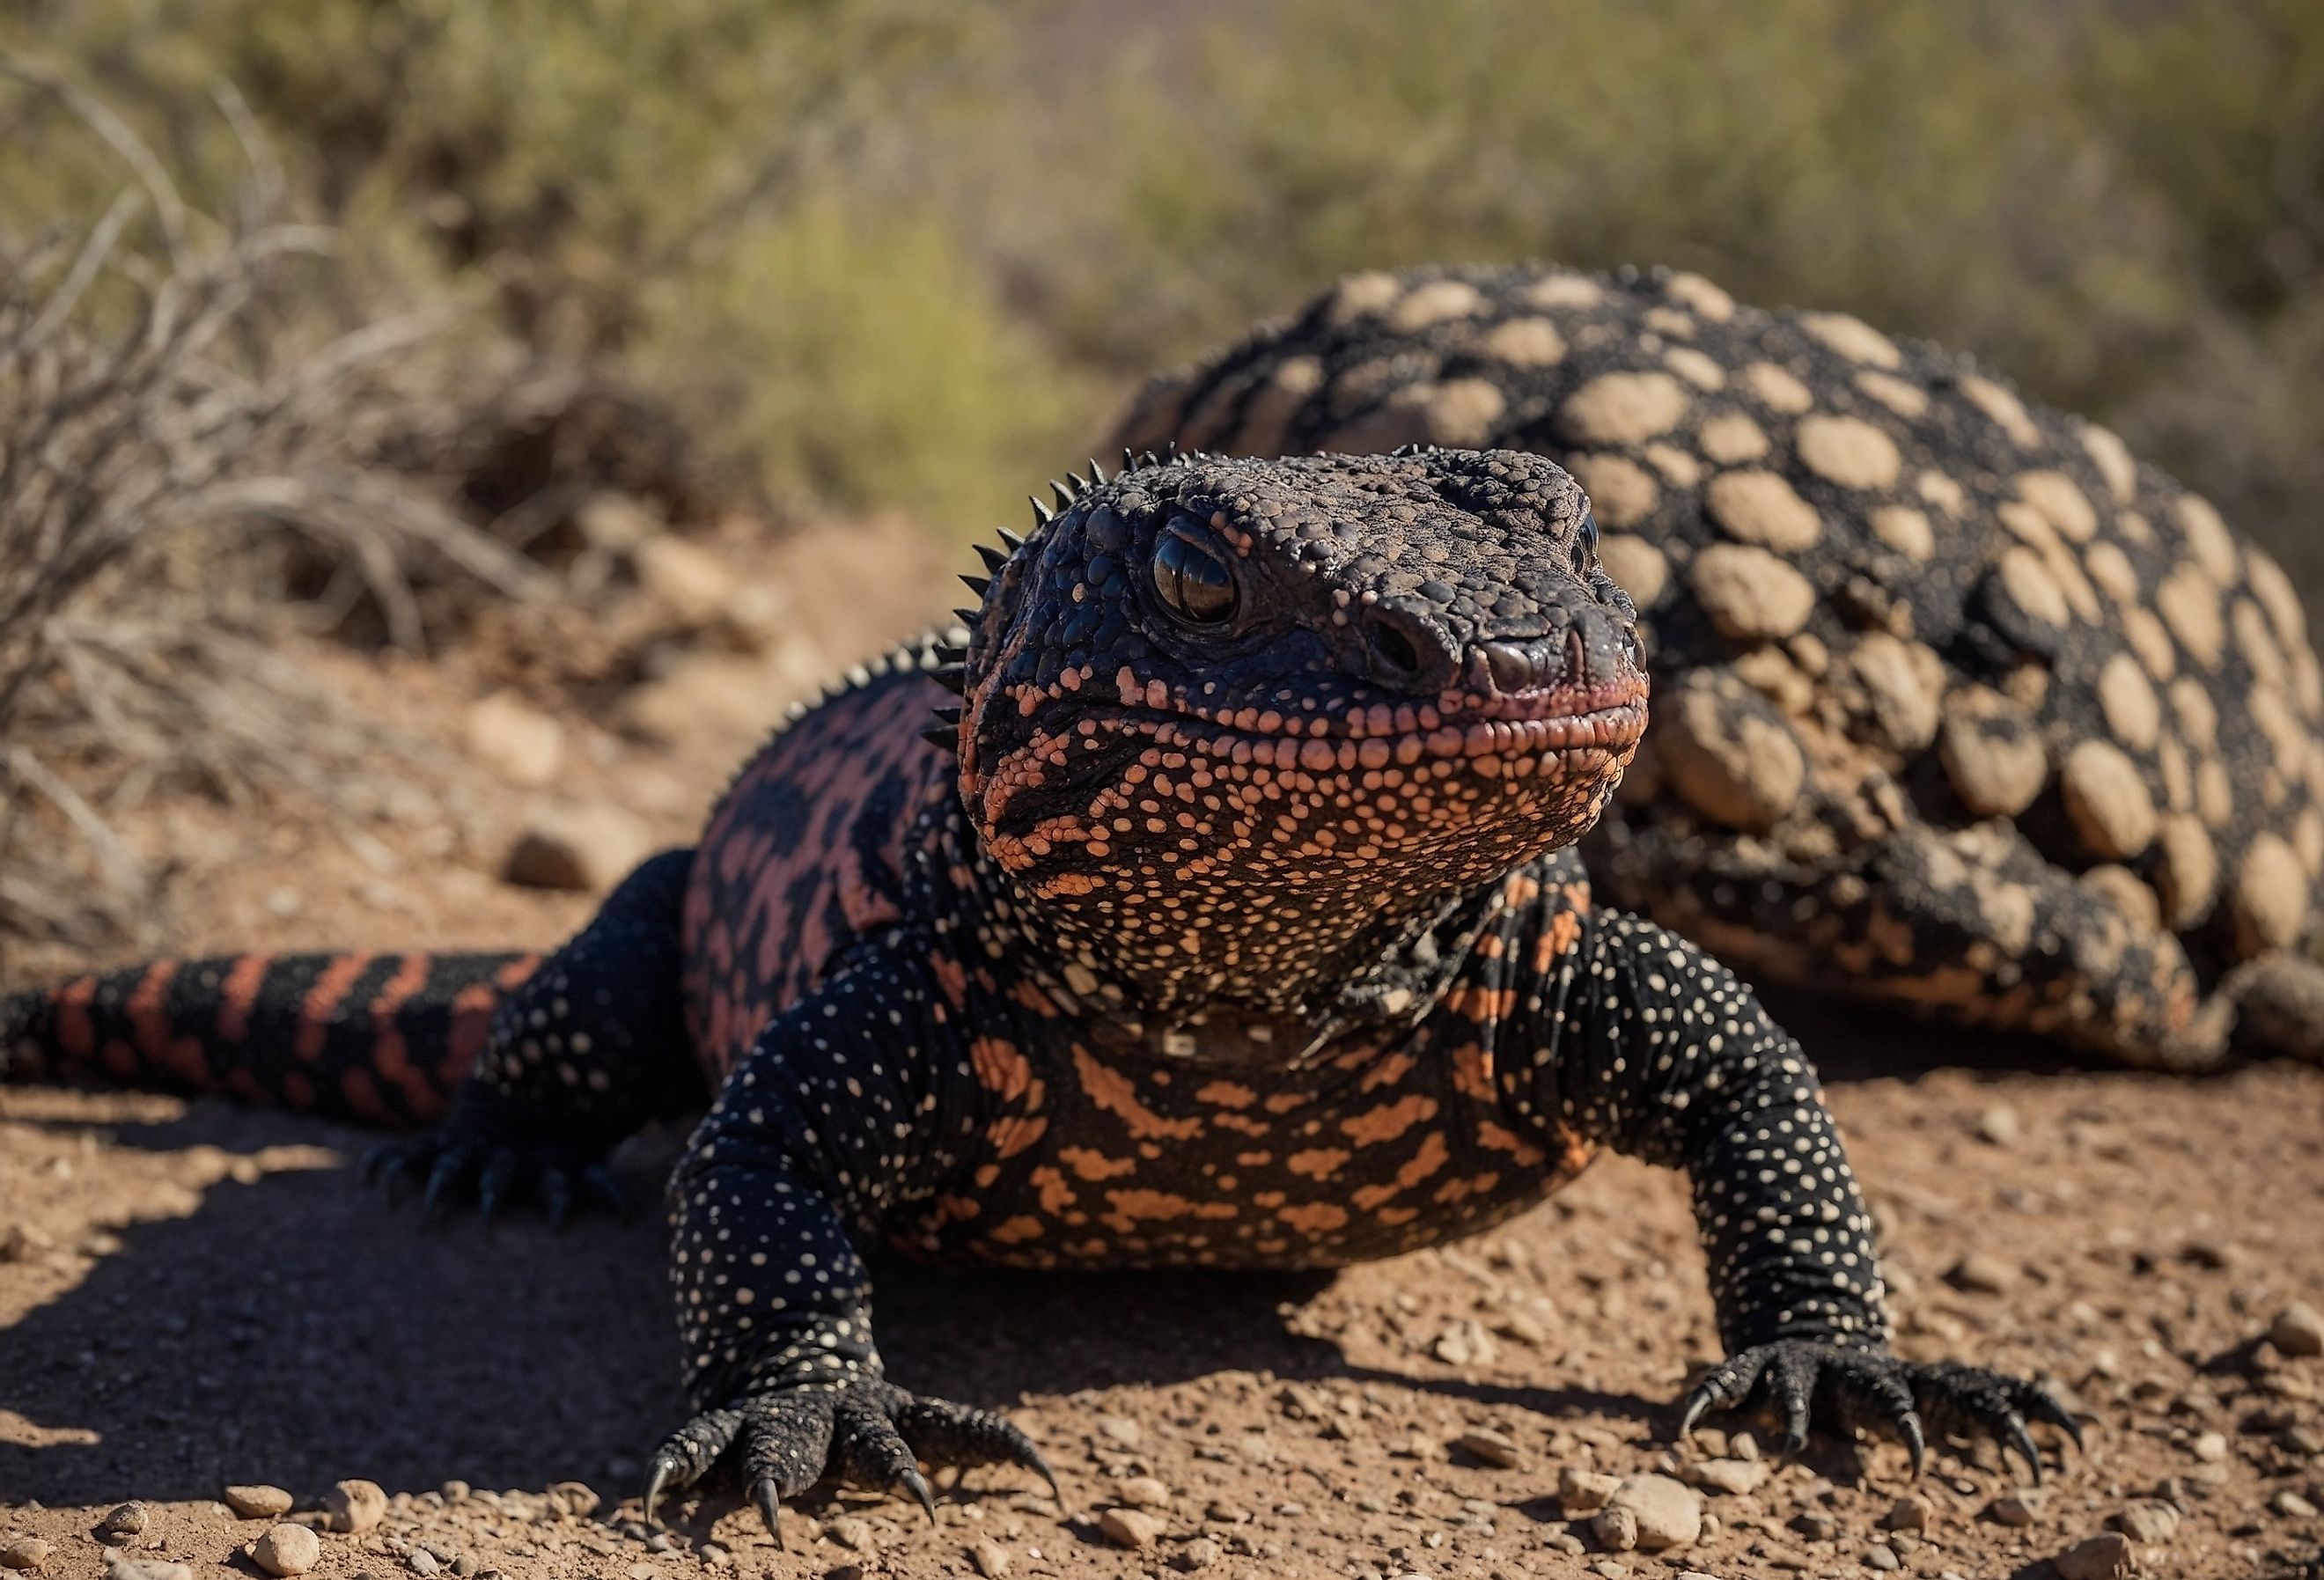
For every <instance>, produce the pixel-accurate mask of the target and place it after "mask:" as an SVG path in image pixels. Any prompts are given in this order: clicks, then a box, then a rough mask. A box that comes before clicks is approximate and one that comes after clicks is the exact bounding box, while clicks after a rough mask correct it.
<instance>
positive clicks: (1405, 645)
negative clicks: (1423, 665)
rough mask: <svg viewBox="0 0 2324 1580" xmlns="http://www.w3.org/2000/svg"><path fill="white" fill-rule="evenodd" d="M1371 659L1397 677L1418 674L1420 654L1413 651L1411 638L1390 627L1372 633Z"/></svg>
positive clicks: (1384, 626) (1380, 627) (1383, 626)
mask: <svg viewBox="0 0 2324 1580" xmlns="http://www.w3.org/2000/svg"><path fill="white" fill-rule="evenodd" d="M1372 657H1373V658H1374V659H1376V660H1378V661H1379V662H1381V663H1382V664H1383V665H1385V666H1386V667H1387V668H1388V670H1392V671H1394V672H1395V673H1397V674H1398V675H1416V674H1418V673H1419V672H1420V654H1419V653H1417V652H1416V651H1414V650H1413V646H1412V638H1410V637H1408V636H1406V634H1405V633H1403V632H1401V631H1398V630H1397V629H1396V628H1395V627H1394V626H1392V625H1382V626H1379V627H1377V628H1376V629H1374V631H1373V632H1372Z"/></svg>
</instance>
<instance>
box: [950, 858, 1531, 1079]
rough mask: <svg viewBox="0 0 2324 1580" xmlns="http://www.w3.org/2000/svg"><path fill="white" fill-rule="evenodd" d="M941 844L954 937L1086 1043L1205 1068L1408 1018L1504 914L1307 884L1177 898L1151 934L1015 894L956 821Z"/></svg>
mask: <svg viewBox="0 0 2324 1580" xmlns="http://www.w3.org/2000/svg"><path fill="white" fill-rule="evenodd" d="M947 839H948V842H949V844H950V846H951V848H950V849H949V850H948V851H947V853H946V857H947V859H946V861H945V866H946V867H947V868H948V869H949V870H950V871H952V872H953V873H955V874H962V875H964V876H965V878H966V880H967V882H966V893H965V894H964V900H965V901H966V902H967V910H968V912H969V917H968V925H969V926H970V927H971V928H973V930H974V931H975V932H976V934H977V935H978V936H979V939H980V942H981V943H982V946H983V947H984V949H985V951H986V952H987V953H988V954H997V955H999V956H1003V957H1006V958H1008V959H1010V960H1011V961H1012V962H1013V963H1014V964H1015V965H1016V966H1018V968H1019V969H1020V970H1021V971H1022V972H1024V973H1025V974H1026V975H1028V976H1029V977H1031V978H1032V980H1033V981H1034V982H1035V983H1036V984H1038V985H1039V986H1040V988H1041V989H1042V991H1043V992H1044V993H1047V994H1048V995H1049V996H1051V997H1052V998H1054V999H1056V1000H1057V1001H1058V1002H1059V1003H1061V1004H1063V1005H1064V1006H1065V1008H1066V1009H1067V1011H1068V1012H1074V1013H1079V1014H1082V1015H1084V1016H1085V1017H1086V1018H1087V1019H1088V1021H1089V1022H1090V1025H1091V1028H1092V1035H1093V1036H1095V1037H1097V1038H1099V1039H1102V1040H1106V1041H1111V1042H1113V1043H1115V1044H1117V1045H1121V1044H1127V1045H1130V1046H1135V1047H1139V1048H1143V1049H1146V1050H1147V1051H1148V1052H1150V1053H1152V1054H1155V1055H1157V1056H1158V1057H1163V1058H1172V1059H1181V1060H1186V1061H1190V1062H1199V1063H1205V1064H1224V1065H1245V1066H1276V1067H1281V1066H1286V1065H1290V1064H1296V1063H1297V1062H1300V1061H1301V1060H1303V1059H1305V1058H1308V1057H1310V1056H1312V1055H1314V1053H1315V1052H1317V1051H1318V1050H1319V1049H1322V1048H1323V1046H1325V1045H1326V1044H1328V1043H1331V1042H1333V1041H1335V1040H1337V1039H1340V1038H1342V1037H1345V1036H1348V1035H1350V1034H1351V1033H1357V1032H1361V1031H1366V1030H1378V1029H1381V1028H1388V1027H1395V1026H1403V1025H1410V1024H1412V1023H1414V1022H1416V1021H1419V1020H1420V1019H1421V1018H1422V1017H1423V1016H1425V1014H1427V1013H1428V1012H1429V1011H1430V1010H1431V1009H1433V1008H1434V1006H1435V1004H1436V1003H1437V1002H1438V1000H1439V999H1441V998H1442V997H1443V993H1444V992H1445V991H1446V989H1447V988H1448V987H1449V986H1450V985H1451V984H1452V980H1453V978H1454V977H1455V976H1456V975H1458V973H1459V971H1460V969H1461V966H1462V963H1463V961H1464V960H1465V959H1466V958H1467V956H1468V954H1469V951H1470V949H1471V947H1472V946H1473V945H1474V943H1475V941H1476V939H1477V938H1479V937H1480V935H1481V934H1482V933H1483V932H1484V931H1485V930H1486V929H1488V928H1489V927H1490V926H1491V925H1492V923H1493V922H1494V920H1495V919H1497V918H1498V917H1499V914H1500V912H1501V910H1502V909H1503V907H1504V905H1505V904H1506V900H1505V892H1506V888H1505V885H1504V883H1503V882H1501V881H1500V879H1499V877H1498V876H1496V877H1495V878H1493V879H1492V880H1490V881H1489V882H1484V883H1483V884H1481V885H1478V886H1474V887H1462V888H1455V889H1451V890H1444V891H1439V892H1434V893H1430V892H1426V891H1425V889H1424V888H1423V886H1422V885H1420V884H1418V883H1412V884H1405V885H1400V884H1398V883H1397V882H1392V881H1388V880H1385V879H1382V878H1380V877H1379V876H1372V877H1369V878H1363V879H1356V878H1354V877H1353V876H1352V875H1351V876H1350V877H1349V878H1347V879H1346V880H1345V881H1342V882H1331V881H1330V876H1331V875H1330V874H1325V873H1317V874H1314V878H1313V880H1312V881H1309V882H1296V883H1289V882H1287V883H1285V884H1283V885H1281V886H1279V887H1274V888H1259V887H1257V886H1252V885H1247V884H1235V883H1216V884H1212V885H1209V886H1206V887H1205V888H1203V890H1202V891H1201V892H1200V893H1199V894H1194V893H1190V894H1189V895H1188V896H1187V905H1186V908H1185V915H1186V917H1187V919H1188V920H1187V924H1186V925H1185V926H1184V927H1183V928H1174V929H1171V930H1170V932H1169V933H1168V934H1167V935H1157V933H1156V932H1155V931H1153V930H1152V929H1140V928H1137V927H1133V926H1130V925H1127V924H1126V923H1124V922H1122V921H1121V920H1120V919H1118V918H1115V917H1111V916H1109V915H1107V914H1105V913H1103V912H1102V911H1097V910H1083V909H1076V908H1067V907H1061V906H1058V905H1056V904H1055V903H1052V902H1051V901H1047V900H1046V899H1044V898H1042V897H1039V896H1036V895H1031V894H1028V893H1027V892H1025V891H1024V889H1023V888H1022V886H1020V885H1019V883H1017V882H1015V881H1014V880H1013V879H1012V878H1011V877H1010V874H1009V873H1006V872H1004V871H1002V870H1001V866H1000V864H998V863H996V862H994V861H992V860H991V858H990V857H989V856H987V855H985V853H984V852H983V851H982V849H981V848H980V847H979V845H978V844H977V842H976V840H975V836H974V835H973V832H972V831H971V830H970V829H969V827H967V825H966V820H965V819H955V820H954V822H953V826H952V828H951V830H950V832H949V834H948V836H947ZM1399 890H1402V891H1403V892H1399Z"/></svg>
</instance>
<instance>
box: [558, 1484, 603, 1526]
mask: <svg viewBox="0 0 2324 1580" xmlns="http://www.w3.org/2000/svg"><path fill="white" fill-rule="evenodd" d="M598 1502H599V1500H598V1497H597V1492H596V1489H595V1488H594V1487H592V1486H590V1485H589V1483H586V1482H557V1483H553V1484H551V1485H550V1487H549V1506H550V1507H551V1508H552V1509H554V1510H555V1511H557V1512H558V1513H559V1514H561V1515H564V1516H565V1517H566V1518H567V1519H569V1520H586V1519H588V1518H589V1516H591V1515H592V1514H595V1512H596V1511H597V1507H598Z"/></svg>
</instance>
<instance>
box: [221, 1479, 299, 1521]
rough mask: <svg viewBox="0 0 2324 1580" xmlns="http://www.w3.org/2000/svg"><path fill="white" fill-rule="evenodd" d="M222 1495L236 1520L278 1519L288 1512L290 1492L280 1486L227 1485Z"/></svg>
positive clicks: (289, 1509) (289, 1508)
mask: <svg viewBox="0 0 2324 1580" xmlns="http://www.w3.org/2000/svg"><path fill="white" fill-rule="evenodd" d="M224 1496H225V1498H226V1507H227V1508H229V1509H231V1510H233V1511H234V1512H235V1518H236V1519H237V1520H280V1519H281V1518H282V1516H284V1515H285V1514H288V1513H290V1512H291V1494H290V1493H288V1492H284V1491H283V1490H282V1489H281V1487H268V1486H238V1487H228V1488H227V1489H226V1492H225V1493H224Z"/></svg>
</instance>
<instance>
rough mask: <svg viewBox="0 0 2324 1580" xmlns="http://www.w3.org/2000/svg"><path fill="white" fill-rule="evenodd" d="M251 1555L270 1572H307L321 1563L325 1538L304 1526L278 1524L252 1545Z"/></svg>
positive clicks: (271, 1573)
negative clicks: (323, 1539)
mask: <svg viewBox="0 0 2324 1580" xmlns="http://www.w3.org/2000/svg"><path fill="white" fill-rule="evenodd" d="M250 1557H251V1561H252V1562H254V1563H255V1564H256V1565H257V1566H259V1567H260V1568H262V1569H263V1570H265V1571H266V1572H267V1573H268V1574H270V1575H304V1574H305V1573H306V1572H307V1571H308V1570H309V1569H311V1568H313V1567H314V1566H316V1565H317V1564H318V1563H320V1562H322V1559H323V1543H322V1538H319V1537H318V1536H317V1535H316V1534H315V1533H314V1532H313V1531H311V1530H309V1529H307V1528H306V1527H305V1526H303V1525H289V1524H284V1525H278V1526H276V1527H275V1528H274V1529H272V1530H270V1531H268V1532H267V1533H266V1534H265V1535H264V1536H262V1537H260V1538H258V1540H257V1541H256V1542H255V1543H254V1544H253V1546H252V1547H251V1549H250Z"/></svg>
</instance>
